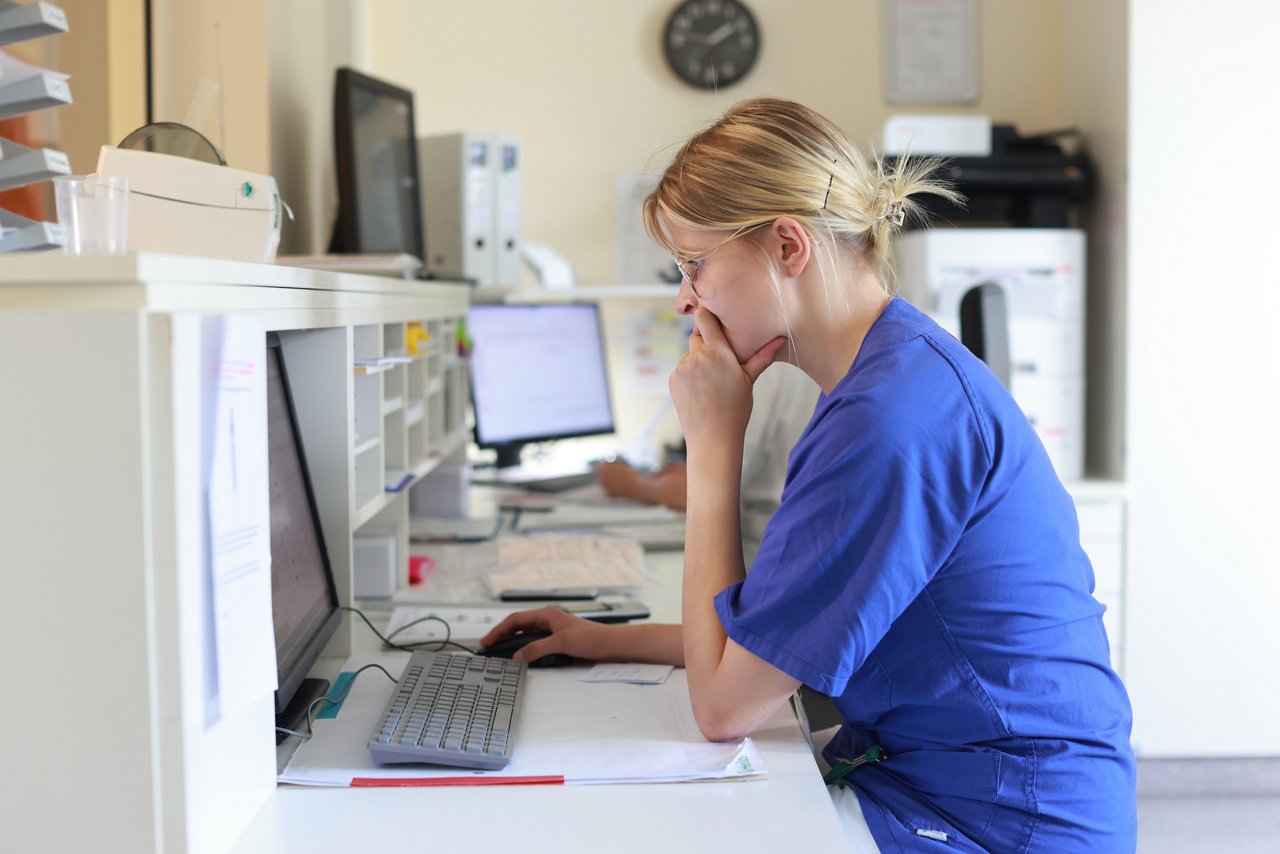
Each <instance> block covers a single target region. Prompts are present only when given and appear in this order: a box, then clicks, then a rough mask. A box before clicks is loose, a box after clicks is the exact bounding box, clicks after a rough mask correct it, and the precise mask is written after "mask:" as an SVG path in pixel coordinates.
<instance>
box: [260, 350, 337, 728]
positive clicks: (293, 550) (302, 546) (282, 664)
mask: <svg viewBox="0 0 1280 854" xmlns="http://www.w3.org/2000/svg"><path fill="white" fill-rule="evenodd" d="M267 476H268V478H269V480H270V482H271V613H272V620H273V624H274V626H275V636H276V667H277V668H278V674H277V675H278V677H279V688H277V689H276V711H277V712H283V711H284V709H285V707H286V706H288V704H289V701H290V700H291V699H293V695H294V693H295V692H296V691H297V689H298V686H299V685H300V684H301V683H302V680H303V678H304V677H305V676H306V675H307V671H309V670H310V669H311V665H312V664H313V663H314V662H315V660H316V658H317V657H318V656H319V655H320V652H321V650H323V649H324V645H325V644H326V643H327V642H328V641H329V638H330V637H332V636H333V633H334V631H336V630H337V628H338V623H339V622H340V621H341V613H340V612H339V611H338V596H337V592H336V589H335V587H334V582H333V572H332V570H331V568H330V566H329V553H328V552H327V551H325V545H324V536H323V535H322V533H321V530H320V520H319V516H318V514H317V513H316V506H315V501H314V499H313V497H312V493H311V480H310V476H309V474H308V472H307V463H306V458H305V457H304V456H303V452H302V443H301V438H300V434H299V432H298V424H297V418H296V416H295V413H294V408H293V401H292V400H291V399H290V397H289V387H288V378H287V376H286V375H285V370H284V362H283V359H282V357H281V354H280V346H279V342H278V340H275V339H274V338H273V340H272V341H271V342H269V345H268V347H267Z"/></svg>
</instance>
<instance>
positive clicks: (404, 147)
mask: <svg viewBox="0 0 1280 854" xmlns="http://www.w3.org/2000/svg"><path fill="white" fill-rule="evenodd" d="M333 132H334V158H335V164H336V166H337V173H338V218H337V221H336V222H335V223H334V228H333V240H332V242H331V243H330V247H329V251H331V252H350V253H388V254H400V253H403V254H407V255H412V256H414V257H415V258H417V259H419V260H422V258H424V257H425V248H424V245H423V231H422V212H421V210H420V207H419V205H420V200H419V198H418V180H419V179H418V149H417V139H416V137H415V131H414V121H413V93H412V92H410V91H409V90H408V89H402V88H400V87H399V86H394V85H392V84H391V83H388V82H386V81H384V80H378V79H376V78H373V77H369V76H367V75H365V74H361V73H359V72H357V71H354V70H352V69H350V68H339V69H338V71H337V75H336V77H335V79H334V90H333Z"/></svg>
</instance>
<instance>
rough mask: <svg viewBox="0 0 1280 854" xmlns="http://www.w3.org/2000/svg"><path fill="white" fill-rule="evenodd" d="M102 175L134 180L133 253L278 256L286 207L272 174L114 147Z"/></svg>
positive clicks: (106, 149)
mask: <svg viewBox="0 0 1280 854" xmlns="http://www.w3.org/2000/svg"><path fill="white" fill-rule="evenodd" d="M98 174H99V175H127V176H128V178H129V237H128V242H127V246H128V249H129V251H131V252H167V253H173V254H176V255H199V256H202V257H205V258H222V259H226V260H229V261H256V262H258V263H266V264H270V263H272V262H273V261H275V257H276V247H277V246H278V245H279V244H280V212H281V207H282V206H281V202H280V193H279V192H278V191H277V190H276V182H275V179H274V178H272V177H271V176H270V175H260V174H257V173H253V172H245V171H243V170H240V169H232V168H231V167H230V166H223V165H220V164H217V163H208V162H204V161H200V160H196V159H193V158H191V157H179V156H176V155H173V154H163V153H160V152H158V151H142V150H138V149H130V148H116V147H114V146H110V145H104V146H103V147H102V151H101V153H100V154H99V156H98Z"/></svg>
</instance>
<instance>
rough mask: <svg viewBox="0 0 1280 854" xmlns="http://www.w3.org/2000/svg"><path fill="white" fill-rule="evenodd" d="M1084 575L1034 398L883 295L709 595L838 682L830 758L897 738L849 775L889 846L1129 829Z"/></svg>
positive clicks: (1128, 767)
mask: <svg viewBox="0 0 1280 854" xmlns="http://www.w3.org/2000/svg"><path fill="white" fill-rule="evenodd" d="M1093 586H1094V579H1093V570H1092V568H1091V566H1090V565H1089V560H1088V558H1087V557H1085V554H1084V552H1083V551H1082V550H1081V548H1080V531H1079V526H1078V524H1077V522H1076V513H1075V507H1074V505H1073V503H1072V501H1071V497H1070V496H1069V495H1068V494H1067V492H1066V490H1065V489H1064V488H1063V486H1062V484H1061V482H1060V481H1059V480H1058V477H1057V475H1056V474H1055V473H1054V470H1053V467H1052V465H1051V464H1050V462H1049V457H1048V455H1047V454H1046V453H1045V450H1044V447H1043V446H1042V445H1041V444H1040V441H1039V439H1038V437H1037V436H1036V434H1035V431H1034V430H1033V429H1032V428H1031V425H1030V424H1029V423H1028V421H1027V418H1026V416H1025V415H1024V414H1023V413H1022V411H1021V410H1020V409H1019V408H1018V406H1017V404H1016V403H1014V401H1013V398H1012V397H1010V395H1009V393H1008V392H1007V391H1006V390H1005V389H1004V387H1003V386H1001V385H1000V383H999V381H998V380H997V379H996V378H995V377H994V376H993V375H992V374H991V372H990V371H989V370H987V368H986V366H985V365H983V364H982V363H981V362H980V361H979V360H978V359H977V358H976V357H974V356H973V355H972V354H971V353H970V352H969V351H968V350H967V349H965V348H964V346H963V345H961V344H960V343H959V342H958V341H956V340H955V338H953V337H952V336H951V335H949V334H948V333H946V332H944V331H943V330H942V329H941V328H939V327H938V326H937V324H935V323H934V322H933V321H932V320H930V319H929V318H928V317H926V316H925V315H923V314H922V313H920V312H919V311H918V310H916V309H915V308H914V307H912V306H911V305H910V304H908V303H906V302H904V301H903V300H900V299H894V300H891V301H890V302H889V304H888V306H887V307H886V308H885V310H884V312H883V313H882V314H881V316H880V317H879V319H877V321H876V322H875V324H874V325H873V326H872V328H871V330H870V331H869V333H868V334H867V337H866V340H865V341H864V342H863V344H862V348H861V349H860V350H859V352H858V355H857V358H856V359H855V360H854V363H853V365H852V367H850V369H849V372H848V374H847V375H846V376H845V377H844V379H842V380H841V381H840V383H839V384H838V385H837V386H836V387H835V388H834V389H833V390H832V393H831V395H830V396H823V397H821V398H819V400H818V405H817V407H816V409H815V411H814V414H813V418H812V420H811V421H810V422H809V426H808V427H807V428H806V430H805V432H804V433H803V434H802V435H801V437H800V440H799V442H798V443H797V444H796V446H795V448H794V449H793V451H792V454H791V459H790V463H789V465H788V471H787V483H786V487H785V489H784V490H783V493H782V503H781V506H780V507H779V509H778V511H777V513H776V514H775V515H774V517H773V518H772V520H770V522H769V525H768V527H767V528H766V530H765V534H764V539H763V541H762V542H761V546H760V551H759V554H758V556H757V558H756V560H755V563H753V564H752V566H751V570H750V572H749V573H748V575H747V578H746V580H745V581H742V582H739V583H737V584H734V585H732V586H731V587H729V588H728V589H726V590H725V591H723V592H722V593H720V594H719V595H718V596H717V597H716V600H715V605H716V610H717V612H718V613H719V615H720V619H721V621H722V622H723V624H724V627H725V631H726V632H727V633H728V635H729V637H731V638H733V640H734V641H735V642H737V643H738V644H740V645H741V646H743V647H745V648H746V649H747V650H749V651H751V652H752V653H754V654H755V655H758V656H759V657H761V658H763V659H764V660H765V661H768V662H769V663H770V664H772V665H773V666H775V667H777V668H779V669H780V670H783V671H784V672H786V673H788V674H790V675H791V676H793V677H795V678H796V679H798V680H800V681H801V682H803V683H804V684H806V685H808V686H809V687H811V688H813V689H815V690H817V691H820V692H822V693H824V694H829V695H831V696H832V697H833V698H835V702H836V705H837V706H838V708H839V709H840V711H841V713H842V714H843V716H844V719H845V723H844V725H843V726H842V727H841V729H840V731H839V733H838V734H837V735H836V737H835V738H834V739H833V740H832V741H831V743H830V744H829V745H828V746H827V748H826V751H825V756H826V758H827V759H828V761H829V762H831V763H832V764H833V765H834V764H835V762H836V761H837V760H838V759H839V758H841V757H845V758H852V757H855V756H858V755H860V754H861V753H862V752H863V751H864V750H866V748H867V747H869V746H870V745H873V744H879V745H880V746H882V747H883V748H884V749H885V751H886V752H887V753H888V759H886V760H885V761H883V762H881V763H880V764H877V765H868V766H863V767H861V768H859V769H857V770H855V771H854V772H853V773H852V774H851V775H850V776H849V777H848V778H847V779H848V782H849V784H850V785H852V786H854V787H855V788H856V789H857V792H858V797H859V803H860V804H861V806H862V811H863V814H864V815H865V817H866V819H867V824H868V825H869V826H870V829H871V833H872V835H873V836H874V837H875V839H876V842H877V843H878V844H879V846H880V848H881V850H883V851H897V850H903V851H914V850H920V851H938V852H941V851H944V850H945V851H970V850H974V851H978V850H994V851H1026V850H1052V851H1086V850H1087V851H1091V852H1098V851H1132V850H1133V849H1134V847H1135V845H1136V840H1137V804H1136V796H1135V785H1136V768H1135V764H1134V758H1133V751H1132V749H1131V748H1130V745H1129V730H1130V727H1131V724H1132V711H1131V709H1130V706H1129V699H1128V696H1127V695H1126V693H1125V690H1124V686H1123V685H1122V684H1121V682H1120V679H1119V677H1118V676H1117V675H1116V673H1115V672H1114V671H1113V670H1112V669H1111V665H1110V652H1109V649H1108V644H1107V636H1106V633H1105V631H1104V629H1103V627H1102V612H1103V607H1102V605H1100V604H1099V603H1098V602H1097V601H1096V600H1095V599H1094V598H1093V596H1092V592H1093ZM921 831H924V832H925V834H924V835H921V833H920V832H921ZM939 833H942V834H946V839H947V841H946V842H942V841H940V839H939V838H938V834H939Z"/></svg>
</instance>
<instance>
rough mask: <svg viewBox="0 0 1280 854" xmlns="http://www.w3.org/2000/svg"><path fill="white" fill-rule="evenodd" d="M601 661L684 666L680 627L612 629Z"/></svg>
mask: <svg viewBox="0 0 1280 854" xmlns="http://www.w3.org/2000/svg"><path fill="white" fill-rule="evenodd" d="M608 628H609V631H608V633H607V634H606V637H607V638H608V640H607V641H606V642H605V644H604V649H602V650H601V653H602V654H601V655H600V656H599V659H600V660H602V661H634V662H638V663H642V664H671V665H674V666H676V667H684V641H683V640H682V632H681V629H680V626H673V625H670V624H669V623H636V624H634V625H626V626H609V627H608Z"/></svg>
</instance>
